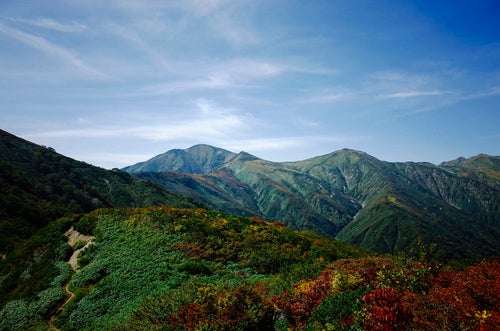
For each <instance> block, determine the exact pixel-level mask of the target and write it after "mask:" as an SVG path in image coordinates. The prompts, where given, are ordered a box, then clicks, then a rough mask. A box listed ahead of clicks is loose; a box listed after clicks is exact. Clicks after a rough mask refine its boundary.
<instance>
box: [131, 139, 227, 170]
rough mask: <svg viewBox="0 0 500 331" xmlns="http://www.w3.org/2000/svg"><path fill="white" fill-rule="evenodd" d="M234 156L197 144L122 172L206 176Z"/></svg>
mask: <svg viewBox="0 0 500 331" xmlns="http://www.w3.org/2000/svg"><path fill="white" fill-rule="evenodd" d="M235 155H236V154H235V153H233V152H230V151H227V150H225V149H222V148H218V147H214V146H211V145H206V144H198V145H194V146H191V147H189V148H186V149H172V150H169V151H167V152H165V153H163V154H160V155H157V156H155V157H153V158H152V159H149V160H148V161H145V162H140V163H137V164H134V165H131V166H128V167H125V168H123V170H125V171H127V172H129V173H138V172H149V171H154V172H162V171H181V172H186V173H191V174H206V173H209V172H211V171H213V170H215V169H216V168H218V167H220V166H221V165H223V164H224V163H226V162H228V161H229V160H231V159H232V158H233V157H234V156H235Z"/></svg>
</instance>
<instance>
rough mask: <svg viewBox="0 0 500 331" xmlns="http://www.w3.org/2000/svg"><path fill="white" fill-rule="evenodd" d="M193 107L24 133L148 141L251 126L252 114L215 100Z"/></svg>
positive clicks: (209, 135) (221, 135)
mask: <svg viewBox="0 0 500 331" xmlns="http://www.w3.org/2000/svg"><path fill="white" fill-rule="evenodd" d="M193 105H194V108H195V109H194V110H193V109H189V110H187V111H186V112H185V114H182V115H179V116H177V117H174V116H169V115H168V114H166V115H154V114H145V113H143V114H142V116H137V114H134V113H132V114H130V115H127V114H122V115H121V116H120V117H119V118H116V120H114V121H113V122H111V123H110V124H107V125H102V124H96V123H106V122H109V121H107V119H106V118H105V115H103V116H102V117H97V116H95V117H94V118H93V119H92V121H90V119H89V118H87V119H85V120H82V119H81V118H80V117H78V118H77V119H76V121H75V123H74V125H76V126H77V127H75V128H74V129H58V128H53V129H50V125H49V123H46V124H42V125H40V127H44V130H43V131H38V132H37V131H36V129H35V130H32V132H30V133H26V134H24V135H23V136H25V137H27V138H28V139H41V138H43V139H54V138H57V139H73V138H77V139H101V138H122V137H127V138H128V139H130V138H132V139H134V138H135V139H141V140H149V141H174V140H178V141H181V140H185V139H188V140H191V139H193V140H198V141H207V140H214V139H222V140H225V139H229V138H231V137H233V136H234V135H239V134H242V133H244V132H245V131H246V130H248V129H249V128H250V127H251V126H252V123H253V121H252V119H251V117H250V116H248V115H246V114H244V113H241V112H238V111H236V110H234V109H227V108H224V107H220V106H218V105H217V104H215V103H214V102H211V101H209V100H205V99H198V100H195V101H194V102H193Z"/></svg>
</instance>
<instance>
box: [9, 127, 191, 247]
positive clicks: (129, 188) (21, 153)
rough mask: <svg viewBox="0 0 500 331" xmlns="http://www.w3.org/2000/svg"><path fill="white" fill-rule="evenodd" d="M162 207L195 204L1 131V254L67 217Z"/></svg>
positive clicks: (124, 173)
mask: <svg viewBox="0 0 500 331" xmlns="http://www.w3.org/2000/svg"><path fill="white" fill-rule="evenodd" d="M164 204H168V205H174V206H179V207H193V206H195V205H197V204H195V203H194V202H193V201H192V200H190V199H189V198H186V197H183V196H180V195H179V194H176V193H171V192H168V191H166V190H165V189H163V188H162V187H160V186H159V185H157V184H154V183H152V182H147V181H145V180H141V179H138V178H135V177H132V176H130V175H129V174H128V173H127V172H124V171H121V170H118V169H114V170H105V169H101V168H98V167H95V166H92V165H89V164H86V163H84V162H79V161H75V160H73V159H70V158H68V157H65V156H63V155H60V154H58V153H56V152H55V151H54V150H53V149H52V148H50V147H44V146H39V145H36V144H33V143H31V142H29V141H26V140H24V139H21V138H19V137H16V136H14V135H12V134H10V133H8V132H5V131H2V130H0V255H2V254H5V252H6V251H8V250H9V249H10V248H11V247H12V245H13V244H15V243H16V242H18V241H19V240H21V239H25V238H28V237H29V236H31V235H33V234H34V233H35V232H36V231H37V230H38V229H40V228H42V227H44V226H45V225H47V223H48V222H49V221H51V220H53V219H56V218H57V217H60V216H63V215H68V214H72V213H79V212H89V211H92V210H94V209H97V208H101V207H146V206H151V205H164Z"/></svg>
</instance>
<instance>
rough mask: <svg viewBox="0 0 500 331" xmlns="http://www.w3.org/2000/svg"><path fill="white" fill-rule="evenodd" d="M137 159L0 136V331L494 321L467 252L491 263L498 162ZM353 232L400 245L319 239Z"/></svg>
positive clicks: (485, 324)
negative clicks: (79, 156) (107, 159)
mask: <svg viewBox="0 0 500 331" xmlns="http://www.w3.org/2000/svg"><path fill="white" fill-rule="evenodd" d="M137 167H138V168H139V167H142V170H137V171H136V172H135V171H132V169H133V167H130V168H127V170H128V171H131V172H132V173H133V174H134V176H132V175H130V174H129V173H127V172H125V171H122V170H119V169H113V170H105V169H101V168H98V167H95V166H92V165H89V164H87V163H84V162H80V161H76V160H73V159H70V158H68V157H65V156H63V155H60V154H58V153H57V152H56V151H55V150H54V149H52V148H50V147H45V146H39V145H36V144H33V143H31V142H29V141H26V140H23V139H21V138H19V137H16V136H13V135H11V134H9V133H7V132H5V131H1V130H0V331H3V330H6V331H7V330H8V331H11V330H12V331H17V330H207V329H210V330H248V331H250V330H305V329H307V330H325V329H336V330H381V329H384V330H385V329H391V330H392V329H394V330H445V329H447V330H448V329H450V330H451V329H453V330H455V329H464V330H475V329H478V328H484V329H488V330H496V329H498V326H499V325H500V313H499V310H498V307H500V302H499V296H498V293H499V290H500V289H499V284H500V281H499V280H500V272H499V270H500V269H499V266H500V260H499V259H498V257H497V258H496V259H495V258H493V259H489V260H481V261H479V262H478V261H474V260H475V259H474V260H473V261H470V260H469V261H468V260H467V259H464V258H467V257H473V258H481V259H482V258H484V257H488V256H490V255H496V256H498V255H499V254H498V253H499V251H498V243H497V242H496V241H495V240H494V239H495V238H494V237H495V236H496V235H497V234H498V225H497V223H498V190H499V188H498V157H492V156H487V155H478V156H476V157H473V158H469V159H462V158H461V159H457V160H454V161H450V162H446V163H443V164H441V165H439V166H435V165H432V164H428V163H421V164H420V163H390V162H383V161H380V160H377V159H376V158H374V157H371V156H369V155H367V154H365V153H362V152H358V151H353V150H341V151H337V152H334V153H331V154H328V155H324V156H320V157H317V158H312V159H309V160H304V161H300V162H287V163H274V162H269V161H265V160H261V159H259V158H257V157H255V156H252V155H250V154H248V153H244V152H242V153H238V154H236V153H232V152H229V151H226V150H223V149H220V148H216V147H212V146H207V145H197V146H193V147H192V148H189V149H187V150H174V151H170V152H167V153H166V155H160V156H158V157H156V158H155V159H154V162H149V161H147V162H144V163H142V164H139V165H137ZM160 167H162V170H161V171H155V170H157V169H159V168H160ZM165 169H170V170H165ZM138 177H144V178H146V179H142V178H138ZM148 179H154V180H156V181H157V182H160V183H161V184H162V185H164V186H165V187H166V188H168V190H167V189H165V188H164V187H162V185H159V184H158V183H154V182H152V181H151V180H148ZM210 206H214V207H217V209H219V210H214V209H211V208H207V207H210ZM223 209H224V210H231V211H233V212H234V214H240V215H242V214H244V215H247V216H257V217H243V216H237V215H234V214H230V213H225V212H222V211H221V210H223ZM266 220H267V221H266ZM276 220H281V221H282V222H286V223H287V224H288V225H289V226H288V227H287V226H285V225H284V224H283V223H282V222H274V221H276ZM294 227H295V228H298V229H308V230H312V231H297V230H295V229H293V228H294ZM313 231H314V232H318V233H321V234H326V235H327V236H322V235H319V234H317V233H314V232H313ZM358 234H361V236H362V239H363V240H364V241H361V244H362V245H364V246H369V245H368V244H369V243H370V241H368V240H369V239H370V238H371V242H372V243H373V245H374V246H373V247H375V249H377V250H379V251H384V250H385V249H388V248H390V247H392V249H393V250H394V251H398V252H399V251H400V250H403V252H401V254H397V255H390V254H378V253H376V252H373V251H372V250H367V249H363V248H361V247H359V246H356V245H350V244H346V243H345V242H343V241H340V240H335V239H334V238H333V237H337V238H341V236H343V237H342V238H343V240H344V241H347V242H354V241H356V238H357V237H356V235H358ZM418 236H420V237H421V239H422V240H418ZM344 238H346V239H344ZM415 238H417V239H415ZM412 240H413V241H414V240H416V241H417V242H416V246H415V247H413V246H412ZM424 240H425V241H427V242H436V243H437V244H438V247H439V249H438V250H434V251H433V246H432V245H427V244H426V243H425V242H424ZM446 240H448V241H447V242H446ZM394 243H397V244H398V245H399V246H395V247H393V246H390V245H394ZM474 245H476V246H474ZM443 247H444V248H443ZM469 249H470V251H469ZM436 257H437V258H453V257H458V258H460V259H461V260H460V261H450V262H453V263H450V264H442V263H443V262H444V261H439V262H438V261H436V260H435V258H436ZM471 264H473V265H471Z"/></svg>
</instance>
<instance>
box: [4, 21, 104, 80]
mask: <svg viewBox="0 0 500 331" xmlns="http://www.w3.org/2000/svg"><path fill="white" fill-rule="evenodd" d="M0 33H1V34H4V35H6V36H7V37H9V38H12V39H14V40H17V41H19V42H21V43H23V44H25V45H28V46H30V47H32V48H34V49H36V50H38V51H40V52H42V53H44V54H46V55H48V56H52V57H55V58H57V59H58V60H62V61H64V62H65V63H67V64H69V65H71V66H72V67H74V68H75V69H77V70H78V71H80V72H81V73H83V74H85V75H86V76H87V77H90V78H94V79H109V78H110V77H109V76H107V75H106V74H104V73H102V72H101V71H99V70H97V69H95V68H93V67H90V66H88V65H87V64H85V63H84V62H83V61H82V60H80V59H79V58H78V55H77V54H75V53H74V52H72V51H70V50H68V49H66V48H64V47H61V46H59V45H56V44H54V43H51V42H50V41H48V40H46V39H44V38H42V37H39V36H35V35H33V34H30V33H26V32H24V31H21V30H18V29H14V28H11V27H8V26H6V25H4V24H2V23H0Z"/></svg>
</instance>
